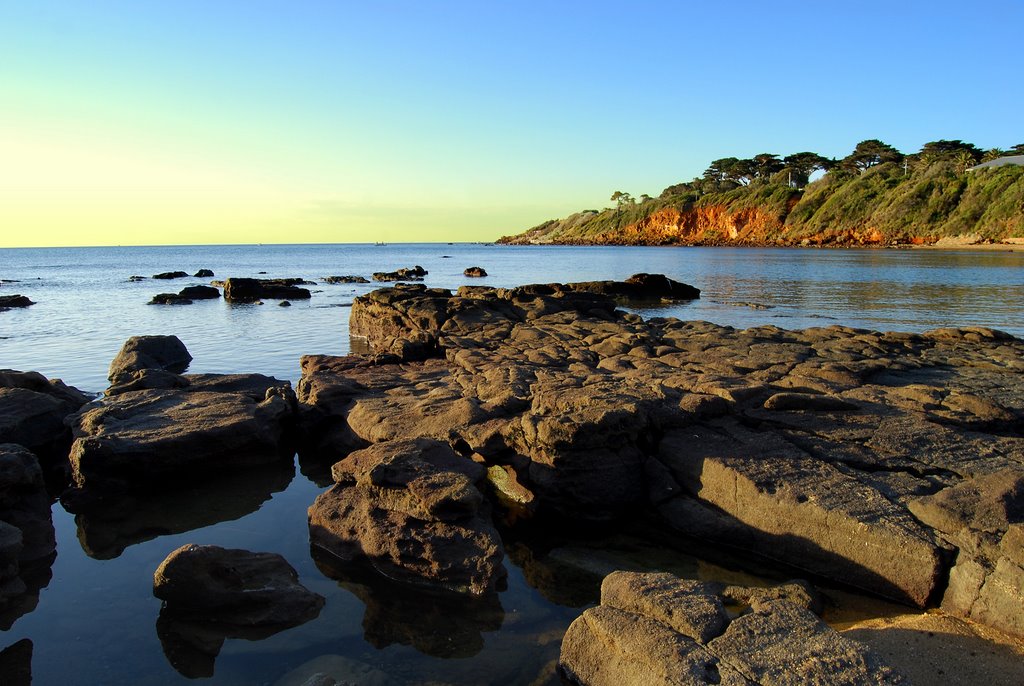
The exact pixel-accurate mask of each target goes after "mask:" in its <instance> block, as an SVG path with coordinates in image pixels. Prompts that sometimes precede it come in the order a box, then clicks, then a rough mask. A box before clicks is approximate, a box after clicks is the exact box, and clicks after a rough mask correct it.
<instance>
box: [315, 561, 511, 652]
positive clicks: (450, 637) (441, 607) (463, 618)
mask: <svg viewBox="0 0 1024 686" xmlns="http://www.w3.org/2000/svg"><path fill="white" fill-rule="evenodd" d="M311 554H312V556H313V560H314V562H316V566H317V567H318V568H319V569H320V571H321V572H323V573H324V574H325V575H326V576H328V577H329V578H331V579H334V580H336V581H337V582H338V585H339V586H341V587H342V588H344V589H345V590H347V591H349V592H351V593H352V594H353V595H355V596H356V597H357V598H359V599H360V600H361V601H362V602H363V604H364V605H365V606H366V611H365V613H364V614H363V637H364V639H365V640H366V642H367V643H369V644H370V645H372V646H374V647H375V648H378V649H382V648H386V647H388V646H390V645H392V644H399V645H408V646H412V647H413V648H415V649H416V650H418V651H419V652H420V653H423V654H424V655H429V656H432V657H441V658H466V657H472V656H473V655H476V654H477V653H479V652H480V651H481V650H482V649H483V647H484V637H483V634H484V633H485V632H491V631H497V630H498V629H500V628H501V625H502V622H503V621H504V619H505V610H504V608H503V607H502V605H501V601H500V600H499V598H498V594H497V593H493V592H492V593H489V594H487V595H484V596H483V597H479V598H473V597H469V596H463V595H458V594H454V593H443V592H431V591H428V590H424V589H423V588H419V587H411V586H406V585H403V584H399V583H396V582H392V581H389V580H387V579H385V578H384V577H382V576H380V575H379V574H375V573H374V572H373V571H372V570H367V569H365V568H362V567H361V566H360V565H358V564H350V563H345V564H342V563H341V562H339V561H338V560H337V559H336V558H333V557H331V556H329V555H326V554H324V553H322V552H320V551H319V550H317V549H316V548H313V549H312V550H311Z"/></svg>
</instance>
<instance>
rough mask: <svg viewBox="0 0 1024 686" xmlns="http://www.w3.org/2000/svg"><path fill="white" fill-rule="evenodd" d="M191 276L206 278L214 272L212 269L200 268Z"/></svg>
mask: <svg viewBox="0 0 1024 686" xmlns="http://www.w3.org/2000/svg"><path fill="white" fill-rule="evenodd" d="M192 276H194V277H196V278H197V279H208V278H210V277H211V276H214V273H213V270H211V269H200V270H199V271H197V272H196V273H195V274H193V275H192Z"/></svg>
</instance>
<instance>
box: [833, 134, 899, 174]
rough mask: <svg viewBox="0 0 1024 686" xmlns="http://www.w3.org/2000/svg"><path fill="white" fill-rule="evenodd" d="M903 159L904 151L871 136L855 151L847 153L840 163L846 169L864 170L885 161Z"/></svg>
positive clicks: (858, 145)
mask: <svg viewBox="0 0 1024 686" xmlns="http://www.w3.org/2000/svg"><path fill="white" fill-rule="evenodd" d="M902 159H903V153H901V152H900V151H899V150H897V149H896V148H894V147H892V146H891V145H889V144H887V143H883V142H882V141H880V140H878V139H875V138H870V139H868V140H866V141H861V142H860V143H858V144H857V147H855V148H854V149H853V152H852V153H850V154H849V155H847V156H846V157H844V158H843V159H842V161H841V162H840V163H839V164H840V166H842V167H843V168H844V169H849V170H851V171H857V172H863V171H864V170H865V169H870V168H871V167H874V166H875V165H879V164H883V163H885V162H899V161H901V160H902Z"/></svg>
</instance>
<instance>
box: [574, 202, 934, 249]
mask: <svg viewBox="0 0 1024 686" xmlns="http://www.w3.org/2000/svg"><path fill="white" fill-rule="evenodd" d="M784 219H785V218H784V217H780V216H779V214H778V213H777V212H773V211H767V210H763V209H760V208H757V207H751V208H745V209H742V210H737V211H734V212H730V211H729V209H728V208H726V207H725V206H724V205H706V206H703V207H693V208H689V209H685V210H680V209H678V208H674V207H667V208H664V209H661V210H658V211H656V212H653V213H652V214H650V215H648V216H647V217H645V218H643V219H641V220H640V221H638V222H636V223H635V224H629V225H628V226H624V227H622V228H621V229H618V230H614V231H607V232H605V233H603V234H600V235H598V236H596V237H595V238H594V241H593V242H594V243H597V244H605V245H749V246H758V245H835V246H858V245H862V246H879V245H886V244H892V243H898V244H920V243H926V242H930V241H928V240H927V239H924V238H919V237H901V238H896V239H892V238H891V239H888V240H887V239H886V237H885V236H884V235H883V234H882V233H881V232H880V231H878V230H877V229H874V228H871V227H865V228H862V229H860V230H854V229H841V230H838V231H835V232H819V233H816V234H812V235H807V234H804V235H794V234H795V232H794V231H793V228H792V227H790V226H786V225H785V223H784Z"/></svg>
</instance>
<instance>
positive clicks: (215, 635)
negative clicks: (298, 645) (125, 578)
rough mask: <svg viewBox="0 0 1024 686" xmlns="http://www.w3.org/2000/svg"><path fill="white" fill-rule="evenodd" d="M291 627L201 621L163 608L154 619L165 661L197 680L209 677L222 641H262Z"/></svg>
mask: <svg viewBox="0 0 1024 686" xmlns="http://www.w3.org/2000/svg"><path fill="white" fill-rule="evenodd" d="M314 616H315V615H314ZM310 619H313V617H307V618H306V619H304V620H303V622H305V621H309V620H310ZM303 622H299V623H300V624H301V623H303ZM292 626H293V625H287V624H286V625H279V626H239V625H235V624H223V623H219V622H201V621H196V620H192V619H183V618H180V617H176V616H175V615H174V614H173V613H172V612H168V611H167V609H166V608H163V609H161V610H160V616H159V617H157V620H156V635H157V637H158V638H159V639H160V645H161V646H162V647H163V649H164V655H165V656H166V657H167V661H168V662H170V663H171V666H172V667H174V669H176V670H177V671H178V673H179V674H181V675H182V676H185V677H188V678H189V679H201V678H207V677H211V676H213V671H214V666H215V663H216V661H217V656H218V655H220V650H221V647H222V646H223V645H224V641H225V640H227V639H229V638H242V639H245V640H247V641H262V640H263V639H265V638H270V637H271V636H273V635H274V634H276V633H279V632H281V631H284V630H285V629H290V628H291V627H292Z"/></svg>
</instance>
